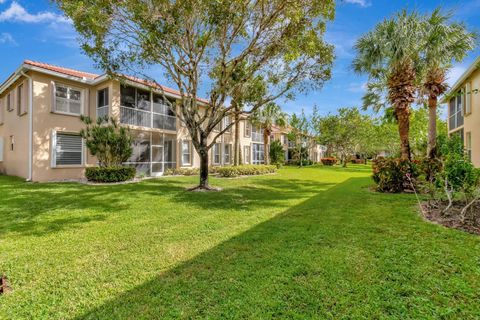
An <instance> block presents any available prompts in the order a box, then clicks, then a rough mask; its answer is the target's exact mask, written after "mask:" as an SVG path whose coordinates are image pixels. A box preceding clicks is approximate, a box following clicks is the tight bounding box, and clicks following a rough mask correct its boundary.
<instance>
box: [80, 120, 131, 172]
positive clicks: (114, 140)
mask: <svg viewBox="0 0 480 320" xmlns="http://www.w3.org/2000/svg"><path fill="white" fill-rule="evenodd" d="M81 120H82V122H83V123H84V124H85V125H86V127H85V129H82V130H81V131H80V135H81V136H82V138H83V139H85V145H86V146H87V148H88V150H89V151H90V153H91V154H92V156H95V157H97V160H98V163H99V166H100V167H120V166H121V165H122V163H123V162H126V161H128V158H130V156H131V155H132V153H133V148H132V142H133V137H132V135H131V133H130V130H129V129H127V128H125V127H122V126H120V125H119V123H118V121H117V120H115V119H114V118H98V119H97V121H96V122H94V121H92V119H91V118H90V117H86V116H81Z"/></svg>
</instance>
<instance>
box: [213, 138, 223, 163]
mask: <svg viewBox="0 0 480 320" xmlns="http://www.w3.org/2000/svg"><path fill="white" fill-rule="evenodd" d="M217 150H218V162H217V161H215V158H216V155H217V153H216V151H217ZM221 162H222V144H221V143H215V144H214V145H213V147H212V163H213V164H215V165H220V164H221Z"/></svg>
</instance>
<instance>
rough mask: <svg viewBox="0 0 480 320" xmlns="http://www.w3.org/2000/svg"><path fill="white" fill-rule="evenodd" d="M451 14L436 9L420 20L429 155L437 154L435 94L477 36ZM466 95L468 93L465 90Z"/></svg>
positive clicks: (423, 91) (444, 90)
mask: <svg viewBox="0 0 480 320" xmlns="http://www.w3.org/2000/svg"><path fill="white" fill-rule="evenodd" d="M451 18H452V15H451V14H450V13H442V12H441V10H440V9H436V10H434V11H433V13H432V14H431V15H430V16H427V17H425V19H424V21H423V30H422V31H423V35H422V42H423V48H422V60H423V63H424V66H423V67H424V70H423V71H424V76H423V80H422V87H421V97H422V98H423V97H424V98H425V99H426V100H427V105H428V109H429V127H428V151H427V153H428V157H430V158H435V156H436V141H437V104H438V97H439V96H441V95H442V94H444V93H445V92H446V90H447V88H448V84H447V83H446V77H447V73H448V71H449V70H450V68H451V67H452V64H453V63H454V62H460V61H462V60H463V59H464V58H465V56H466V55H467V52H468V51H470V50H472V49H473V48H474V47H475V38H476V35H475V34H474V33H472V32H469V31H468V30H467V28H466V27H465V25H464V24H462V23H458V22H453V21H451ZM465 94H467V95H469V94H471V92H465Z"/></svg>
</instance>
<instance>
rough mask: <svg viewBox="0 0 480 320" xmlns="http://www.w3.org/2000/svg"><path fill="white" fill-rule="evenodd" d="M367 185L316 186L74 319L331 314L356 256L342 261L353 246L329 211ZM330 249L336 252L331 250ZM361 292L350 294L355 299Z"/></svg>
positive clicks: (359, 181)
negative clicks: (297, 200)
mask: <svg viewBox="0 0 480 320" xmlns="http://www.w3.org/2000/svg"><path fill="white" fill-rule="evenodd" d="M280 183H285V185H286V186H289V183H288V182H284V181H282V182H280V181H276V182H275V184H276V185H277V186H278V188H282V186H281V185H279V184H280ZM292 183H295V182H292ZM365 183H368V179H362V178H360V179H350V180H347V181H345V182H343V183H341V184H338V185H337V186H334V187H332V188H330V189H327V190H323V191H320V192H317V193H316V195H315V196H313V197H311V198H310V199H308V200H306V201H305V202H303V203H301V204H299V205H297V206H294V207H292V208H290V209H288V210H287V211H285V212H284V213H282V214H280V215H278V216H276V217H275V218H273V219H271V220H268V221H266V222H264V223H261V224H259V225H257V226H255V227H254V228H252V229H250V230H248V231H246V232H244V233H242V234H241V235H239V236H236V237H234V238H232V239H230V240H228V241H226V242H224V243H222V244H220V245H218V246H216V247H215V248H213V249H211V250H209V251H207V252H204V253H202V254H200V255H199V256H197V257H195V258H193V259H192V260H190V261H188V262H186V263H184V264H182V265H179V266H177V267H175V268H174V269H171V270H169V271H167V272H165V273H163V274H161V275H159V276H158V277H157V278H155V279H153V280H151V281H149V282H147V283H144V284H142V285H140V286H138V287H136V288H134V289H132V290H130V291H128V292H126V293H124V294H122V295H120V296H119V297H117V298H116V299H113V300H111V301H108V302H107V303H105V304H103V305H102V306H100V307H98V308H96V309H93V310H91V311H90V312H88V313H86V314H84V315H81V316H79V317H78V319H165V318H213V319H219V318H236V319H242V318H272V317H299V318H307V317H318V316H329V315H330V316H331V315H332V313H331V312H332V311H333V310H335V308H336V306H335V304H336V303H337V301H336V298H335V295H336V294H345V293H344V292H342V290H343V289H345V286H342V285H340V286H337V281H342V279H343V277H345V278H347V277H354V278H355V276H356V273H357V271H356V270H355V269H356V268H355V261H354V260H352V261H350V262H351V263H350V264H349V263H345V262H346V261H344V260H342V259H345V255H344V254H345V252H344V250H345V247H346V246H349V245H351V243H350V241H349V240H348V238H349V233H348V230H345V229H344V228H346V227H345V223H344V222H345V219H346V217H336V216H334V215H332V213H331V212H330V213H329V212H328V210H331V208H332V206H335V203H336V201H337V199H342V201H347V202H349V201H356V200H357V201H358V200H359V198H358V196H357V197H352V198H351V199H350V200H348V199H349V198H348V197H346V194H348V193H349V192H351V193H352V194H354V193H355V192H356V193H357V194H358V189H359V187H360V186H362V185H363V184H365ZM246 192H247V193H246V195H248V196H251V195H254V194H255V191H253V190H252V191H250V190H247V191H246ZM182 201H183V199H182ZM335 250H338V251H339V253H338V254H337V255H336V256H335V255H333V256H332V255H331V253H332V252H334V251H335ZM327 252H328V253H329V254H327V257H328V258H327V259H324V254H325V253H327ZM354 258H355V257H354ZM325 275H328V276H329V277H330V278H329V279H327V278H325ZM353 287H354V286H353ZM350 289H351V290H353V289H352V288H350ZM363 298H365V297H364V296H362V295H361V294H360V295H359V296H355V293H353V292H352V299H354V300H355V299H358V301H357V302H358V303H360V302H361V299H363Z"/></svg>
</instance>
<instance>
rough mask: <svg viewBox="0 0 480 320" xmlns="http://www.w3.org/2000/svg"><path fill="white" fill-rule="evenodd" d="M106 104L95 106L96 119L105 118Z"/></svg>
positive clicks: (106, 114)
mask: <svg viewBox="0 0 480 320" xmlns="http://www.w3.org/2000/svg"><path fill="white" fill-rule="evenodd" d="M108 108H109V107H108V106H104V107H100V108H97V119H98V118H105V117H107V116H108Z"/></svg>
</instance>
